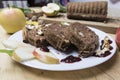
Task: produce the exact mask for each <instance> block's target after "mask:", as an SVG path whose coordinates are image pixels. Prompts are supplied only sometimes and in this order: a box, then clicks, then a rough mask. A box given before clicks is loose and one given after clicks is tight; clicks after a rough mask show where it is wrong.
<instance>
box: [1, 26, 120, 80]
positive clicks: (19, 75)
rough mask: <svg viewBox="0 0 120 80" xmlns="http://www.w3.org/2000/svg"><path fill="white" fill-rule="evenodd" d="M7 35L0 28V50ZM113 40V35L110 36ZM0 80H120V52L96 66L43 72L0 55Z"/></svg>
mask: <svg viewBox="0 0 120 80" xmlns="http://www.w3.org/2000/svg"><path fill="white" fill-rule="evenodd" d="M9 36H10V35H8V34H7V33H6V32H5V31H4V29H3V28H2V27H1V26H0V49H2V48H4V46H3V45H2V43H1V42H2V41H3V40H5V39H7V38H8V37H9ZM110 36H112V37H113V38H115V35H114V34H110ZM0 80H120V52H119V51H117V52H116V54H115V55H114V56H113V57H112V58H111V59H110V60H108V61H107V62H104V63H103V64H100V65H98V66H95V67H92V68H88V69H83V70H77V71H62V72H57V71H45V70H38V69H33V68H30V67H26V66H23V65H21V64H19V63H17V62H15V61H14V60H12V59H11V58H10V57H9V56H8V55H7V54H0Z"/></svg>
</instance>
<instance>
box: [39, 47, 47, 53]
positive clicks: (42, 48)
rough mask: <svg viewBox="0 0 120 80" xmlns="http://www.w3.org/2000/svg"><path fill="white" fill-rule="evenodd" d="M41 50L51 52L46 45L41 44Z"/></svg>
mask: <svg viewBox="0 0 120 80" xmlns="http://www.w3.org/2000/svg"><path fill="white" fill-rule="evenodd" d="M40 50H42V51H44V52H49V49H48V48H47V47H46V46H41V47H40Z"/></svg>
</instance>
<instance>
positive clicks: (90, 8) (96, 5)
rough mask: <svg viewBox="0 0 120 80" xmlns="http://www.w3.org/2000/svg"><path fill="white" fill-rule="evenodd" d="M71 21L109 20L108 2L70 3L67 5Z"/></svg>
mask: <svg viewBox="0 0 120 80" xmlns="http://www.w3.org/2000/svg"><path fill="white" fill-rule="evenodd" d="M67 17H68V18H69V19H80V20H82V19H83V20H92V21H105V20H106V18H107V2H106V1H96V2H69V3H68V4H67Z"/></svg>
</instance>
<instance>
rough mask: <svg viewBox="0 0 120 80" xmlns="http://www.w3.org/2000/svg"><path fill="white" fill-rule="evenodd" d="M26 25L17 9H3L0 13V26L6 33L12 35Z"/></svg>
mask: <svg viewBox="0 0 120 80" xmlns="http://www.w3.org/2000/svg"><path fill="white" fill-rule="evenodd" d="M25 24H26V18H25V15H24V13H23V12H22V11H21V10H20V9H18V8H4V9H3V10H2V11H1V12H0V25H2V27H3V28H4V29H5V30H6V32H7V33H14V32H16V31H18V30H20V29H22V28H23V27H24V26H25Z"/></svg>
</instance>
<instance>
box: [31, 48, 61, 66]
mask: <svg viewBox="0 0 120 80" xmlns="http://www.w3.org/2000/svg"><path fill="white" fill-rule="evenodd" d="M33 55H34V56H35V57H36V58H37V59H38V60H40V61H41V62H43V63H46V64H59V59H58V58H57V57H56V56H55V55H54V54H52V53H51V52H44V51H41V50H40V48H36V49H35V50H34V52H33Z"/></svg>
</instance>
